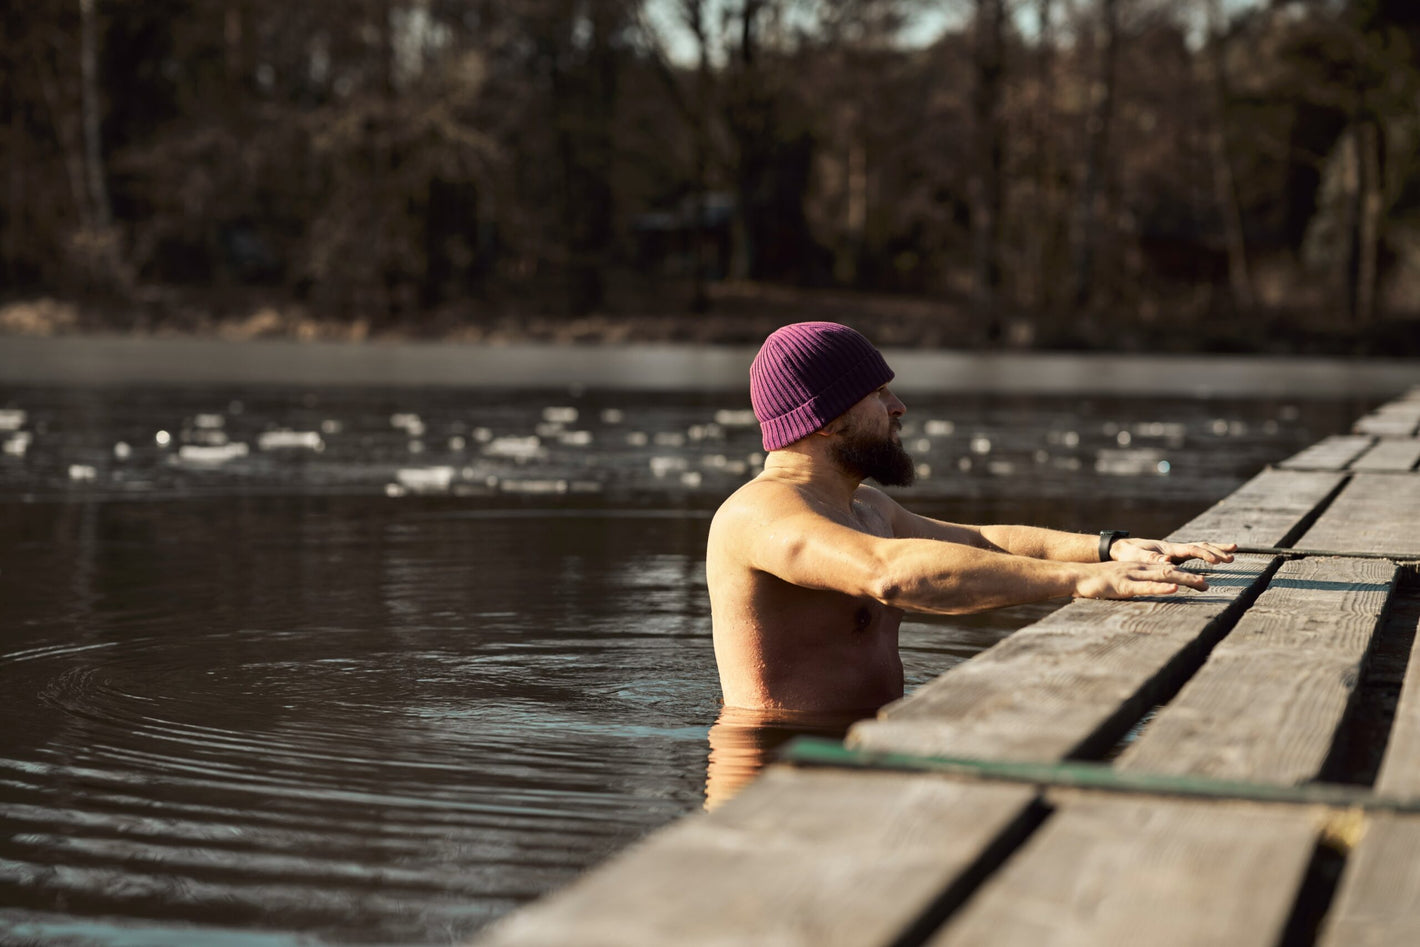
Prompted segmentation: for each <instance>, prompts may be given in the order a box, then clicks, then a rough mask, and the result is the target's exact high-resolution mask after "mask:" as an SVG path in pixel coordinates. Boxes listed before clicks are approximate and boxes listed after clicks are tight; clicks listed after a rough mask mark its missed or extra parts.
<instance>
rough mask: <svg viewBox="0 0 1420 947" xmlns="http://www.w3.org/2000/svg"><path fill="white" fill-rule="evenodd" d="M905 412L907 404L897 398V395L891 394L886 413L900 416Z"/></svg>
mask: <svg viewBox="0 0 1420 947" xmlns="http://www.w3.org/2000/svg"><path fill="white" fill-rule="evenodd" d="M906 413H907V405H905V404H903V403H902V399H900V398H898V396H897V395H893V396H892V400H891V401H889V402H888V414H890V415H892V416H893V417H895V418H900V417H902V416H903V415H904V414H906Z"/></svg>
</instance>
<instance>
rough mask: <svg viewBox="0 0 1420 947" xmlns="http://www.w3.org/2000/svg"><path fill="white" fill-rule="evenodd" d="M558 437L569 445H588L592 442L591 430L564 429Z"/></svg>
mask: <svg viewBox="0 0 1420 947" xmlns="http://www.w3.org/2000/svg"><path fill="white" fill-rule="evenodd" d="M557 439H558V440H559V441H561V442H562V443H563V444H566V445H567V446H568V447H586V446H588V445H590V444H591V443H592V432H591V431H563V432H562V433H561V434H559V435H557Z"/></svg>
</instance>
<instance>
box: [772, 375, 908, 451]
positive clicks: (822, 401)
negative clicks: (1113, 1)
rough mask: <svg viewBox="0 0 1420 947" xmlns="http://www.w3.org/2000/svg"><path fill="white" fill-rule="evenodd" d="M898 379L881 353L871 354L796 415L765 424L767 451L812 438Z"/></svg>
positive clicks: (800, 409)
mask: <svg viewBox="0 0 1420 947" xmlns="http://www.w3.org/2000/svg"><path fill="white" fill-rule="evenodd" d="M894 377H896V376H895V375H894V373H893V370H892V369H891V368H888V364H887V362H886V361H885V360H884V359H883V357H882V355H881V354H880V353H878V352H877V351H872V352H870V353H868V354H867V355H865V356H864V357H863V358H862V359H860V360H859V361H858V362H857V364H855V365H854V366H853V367H852V368H850V369H848V371H846V372H844V373H843V375H842V377H840V378H839V379H838V380H837V381H835V382H834V383H833V384H832V385H830V386H829V387H828V388H827V389H825V390H824V391H822V392H820V393H819V394H818V395H816V396H815V397H813V398H811V399H809V400H808V401H806V402H805V403H803V404H801V405H799V406H798V407H797V408H795V409H794V410H793V411H790V412H788V413H787V414H781V415H780V416H779V417H777V418H766V419H763V420H761V421H760V432H761V436H762V441H763V444H764V449H765V450H767V451H769V450H779V449H780V448H781V447H787V446H788V445H790V444H792V443H794V442H795V441H797V440H799V439H800V438H804V437H808V436H809V435H810V434H812V433H814V432H815V431H817V430H818V429H819V428H821V427H823V426H824V425H825V424H828V423H829V422H830V421H832V420H833V419H834V418H836V417H838V416H839V415H840V414H842V413H843V412H845V411H847V410H848V409H849V408H851V407H853V406H854V405H855V404H857V403H858V402H859V401H861V400H862V399H863V398H864V397H866V396H867V395H868V394H870V393H871V392H873V391H876V390H877V389H878V388H881V387H882V386H883V385H886V384H887V383H888V382H890V381H892V380H893V378H894Z"/></svg>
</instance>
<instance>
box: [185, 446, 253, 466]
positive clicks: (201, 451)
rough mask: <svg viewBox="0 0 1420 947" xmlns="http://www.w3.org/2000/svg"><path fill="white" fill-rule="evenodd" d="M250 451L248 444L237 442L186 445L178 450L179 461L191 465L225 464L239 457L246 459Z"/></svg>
mask: <svg viewBox="0 0 1420 947" xmlns="http://www.w3.org/2000/svg"><path fill="white" fill-rule="evenodd" d="M248 451H249V448H248V447H247V445H246V444H243V443H242V442H240V441H236V442H234V443H230V444H184V445H182V446H181V447H179V448H178V459H179V460H183V461H186V462H187V463H190V464H225V463H226V462H227V461H229V460H232V459H234V458H237V457H245V456H246V455H247V453H248Z"/></svg>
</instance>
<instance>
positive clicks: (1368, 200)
mask: <svg viewBox="0 0 1420 947" xmlns="http://www.w3.org/2000/svg"><path fill="white" fill-rule="evenodd" d="M1356 151H1357V164H1358V165H1359V168H1358V170H1359V171H1360V174H1359V178H1360V180H1359V184H1360V187H1359V191H1360V195H1359V196H1360V213H1359V214H1358V215H1357V216H1358V220H1357V233H1356V243H1357V246H1356V306H1355V313H1356V323H1357V324H1358V325H1361V326H1366V325H1370V324H1371V323H1372V322H1373V321H1374V320H1375V316H1376V289H1377V282H1378V274H1379V268H1380V267H1379V259H1380V242H1381V212H1382V210H1383V207H1384V200H1383V196H1382V192H1381V135H1380V128H1379V127H1378V126H1377V124H1376V122H1375V121H1370V120H1368V121H1366V122H1363V123H1362V125H1361V127H1360V128H1359V129H1357V132H1356Z"/></svg>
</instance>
